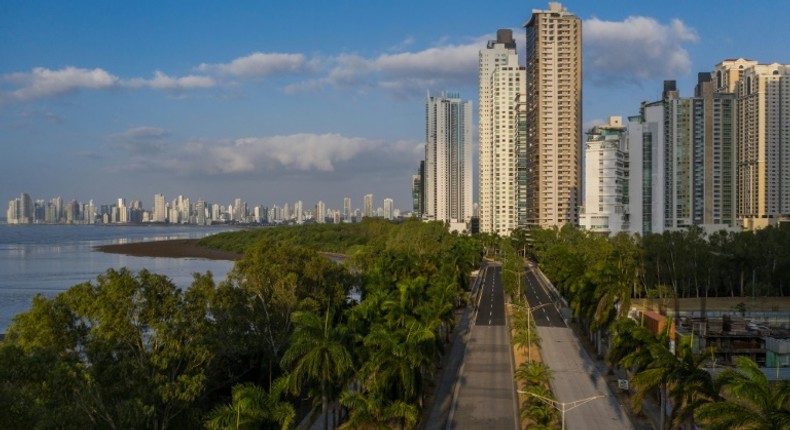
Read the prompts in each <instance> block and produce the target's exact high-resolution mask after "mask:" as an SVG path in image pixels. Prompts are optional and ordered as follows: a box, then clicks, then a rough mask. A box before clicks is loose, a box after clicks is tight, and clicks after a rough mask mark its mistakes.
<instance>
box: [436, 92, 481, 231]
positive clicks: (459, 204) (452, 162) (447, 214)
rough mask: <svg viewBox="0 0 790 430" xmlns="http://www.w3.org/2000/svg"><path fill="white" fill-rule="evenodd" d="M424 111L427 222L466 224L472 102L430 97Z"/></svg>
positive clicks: (469, 200) (447, 96) (469, 198)
mask: <svg viewBox="0 0 790 430" xmlns="http://www.w3.org/2000/svg"><path fill="white" fill-rule="evenodd" d="M425 110H426V115H425V116H426V118H425V122H426V126H425V188H424V189H425V218H427V219H433V220H440V221H450V222H465V221H466V220H467V219H468V218H469V217H471V216H472V145H473V142H472V102H471V101H469V100H466V101H464V100H461V97H460V96H459V95H458V94H443V95H442V96H440V97H432V96H428V99H427V101H426V104H425Z"/></svg>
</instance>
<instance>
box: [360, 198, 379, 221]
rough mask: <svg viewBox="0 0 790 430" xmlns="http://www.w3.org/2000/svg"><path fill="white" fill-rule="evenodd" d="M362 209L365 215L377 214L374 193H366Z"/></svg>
mask: <svg viewBox="0 0 790 430" xmlns="http://www.w3.org/2000/svg"><path fill="white" fill-rule="evenodd" d="M362 211H363V212H362V216H363V217H372V216H376V214H375V213H373V194H365V197H364V198H363V209H362Z"/></svg>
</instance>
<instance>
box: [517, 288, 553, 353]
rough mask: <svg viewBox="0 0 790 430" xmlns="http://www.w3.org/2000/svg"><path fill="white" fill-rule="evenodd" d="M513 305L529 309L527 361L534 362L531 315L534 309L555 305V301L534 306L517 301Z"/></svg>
mask: <svg viewBox="0 0 790 430" xmlns="http://www.w3.org/2000/svg"><path fill="white" fill-rule="evenodd" d="M510 305H511V306H515V307H517V308H522V309H525V310H526V311H527V361H528V362H530V363H531V362H532V320H531V319H530V316H531V315H532V311H534V310H538V309H540V308H542V307H544V306H548V305H553V303H543V304H542V305H537V306H533V307H531V308H530V307H527V306H521V305H517V304H515V303H511V304H510Z"/></svg>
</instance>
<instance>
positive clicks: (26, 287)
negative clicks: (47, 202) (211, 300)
mask: <svg viewBox="0 0 790 430" xmlns="http://www.w3.org/2000/svg"><path fill="white" fill-rule="evenodd" d="M228 229H229V228H228V227H193V226H99V225H7V224H0V333H3V332H5V330H6V328H7V327H8V325H9V324H11V320H12V318H13V317H14V315H16V314H17V313H19V312H23V311H25V310H27V309H29V308H30V304H31V303H32V301H33V297H35V296H36V294H43V295H45V296H47V297H54V296H55V295H57V294H58V293H60V292H63V291H65V290H67V289H68V288H69V287H71V286H73V285H76V284H79V283H82V282H86V281H91V280H95V279H96V276H97V275H99V274H101V273H103V272H105V271H106V270H107V269H109V268H114V269H120V268H122V267H126V268H128V269H129V270H132V271H139V270H141V269H148V270H149V271H151V272H154V273H159V274H162V275H165V276H167V277H169V278H170V279H171V280H172V281H173V282H174V283H175V284H176V285H178V286H180V287H188V286H189V285H190V283H191V282H192V274H193V273H195V272H200V273H204V272H206V271H211V273H212V274H213V275H214V279H215V280H216V281H217V282H219V281H221V280H223V279H225V277H226V275H227V273H228V271H230V269H231V268H233V262H232V261H217V260H205V259H194V258H152V257H130V256H126V255H120V254H107V253H103V252H99V251H96V250H94V247H96V246H99V245H107V244H116V243H130V242H144V241H156V240H169V239H198V238H201V237H204V236H208V235H210V234H214V233H218V232H220V231H225V230H228Z"/></svg>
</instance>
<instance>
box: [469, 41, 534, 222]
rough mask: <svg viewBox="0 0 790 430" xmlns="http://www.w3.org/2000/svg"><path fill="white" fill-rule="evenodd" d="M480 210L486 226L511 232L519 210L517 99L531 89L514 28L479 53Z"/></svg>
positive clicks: (481, 219)
mask: <svg viewBox="0 0 790 430" xmlns="http://www.w3.org/2000/svg"><path fill="white" fill-rule="evenodd" d="M478 79H479V85H478V91H479V103H480V106H479V109H478V121H479V122H478V125H479V143H480V144H479V156H480V160H479V166H478V171H479V180H480V183H479V197H478V198H479V212H480V215H479V216H480V230H481V231H483V232H487V233H499V234H509V233H510V231H511V230H513V228H515V227H516V224H517V214H516V209H515V206H516V186H515V182H516V181H515V175H516V157H517V155H516V143H515V135H516V126H515V124H514V121H515V120H516V116H515V115H514V109H516V106H517V101H516V97H517V96H518V95H519V94H524V92H525V88H526V87H525V84H526V78H525V72H524V68H523V67H520V66H519V64H518V54H517V53H516V42H515V40H513V31H512V30H497V38H496V40H491V41H489V42H488V44H487V45H486V48H485V49H481V50H480V52H479V63H478Z"/></svg>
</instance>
